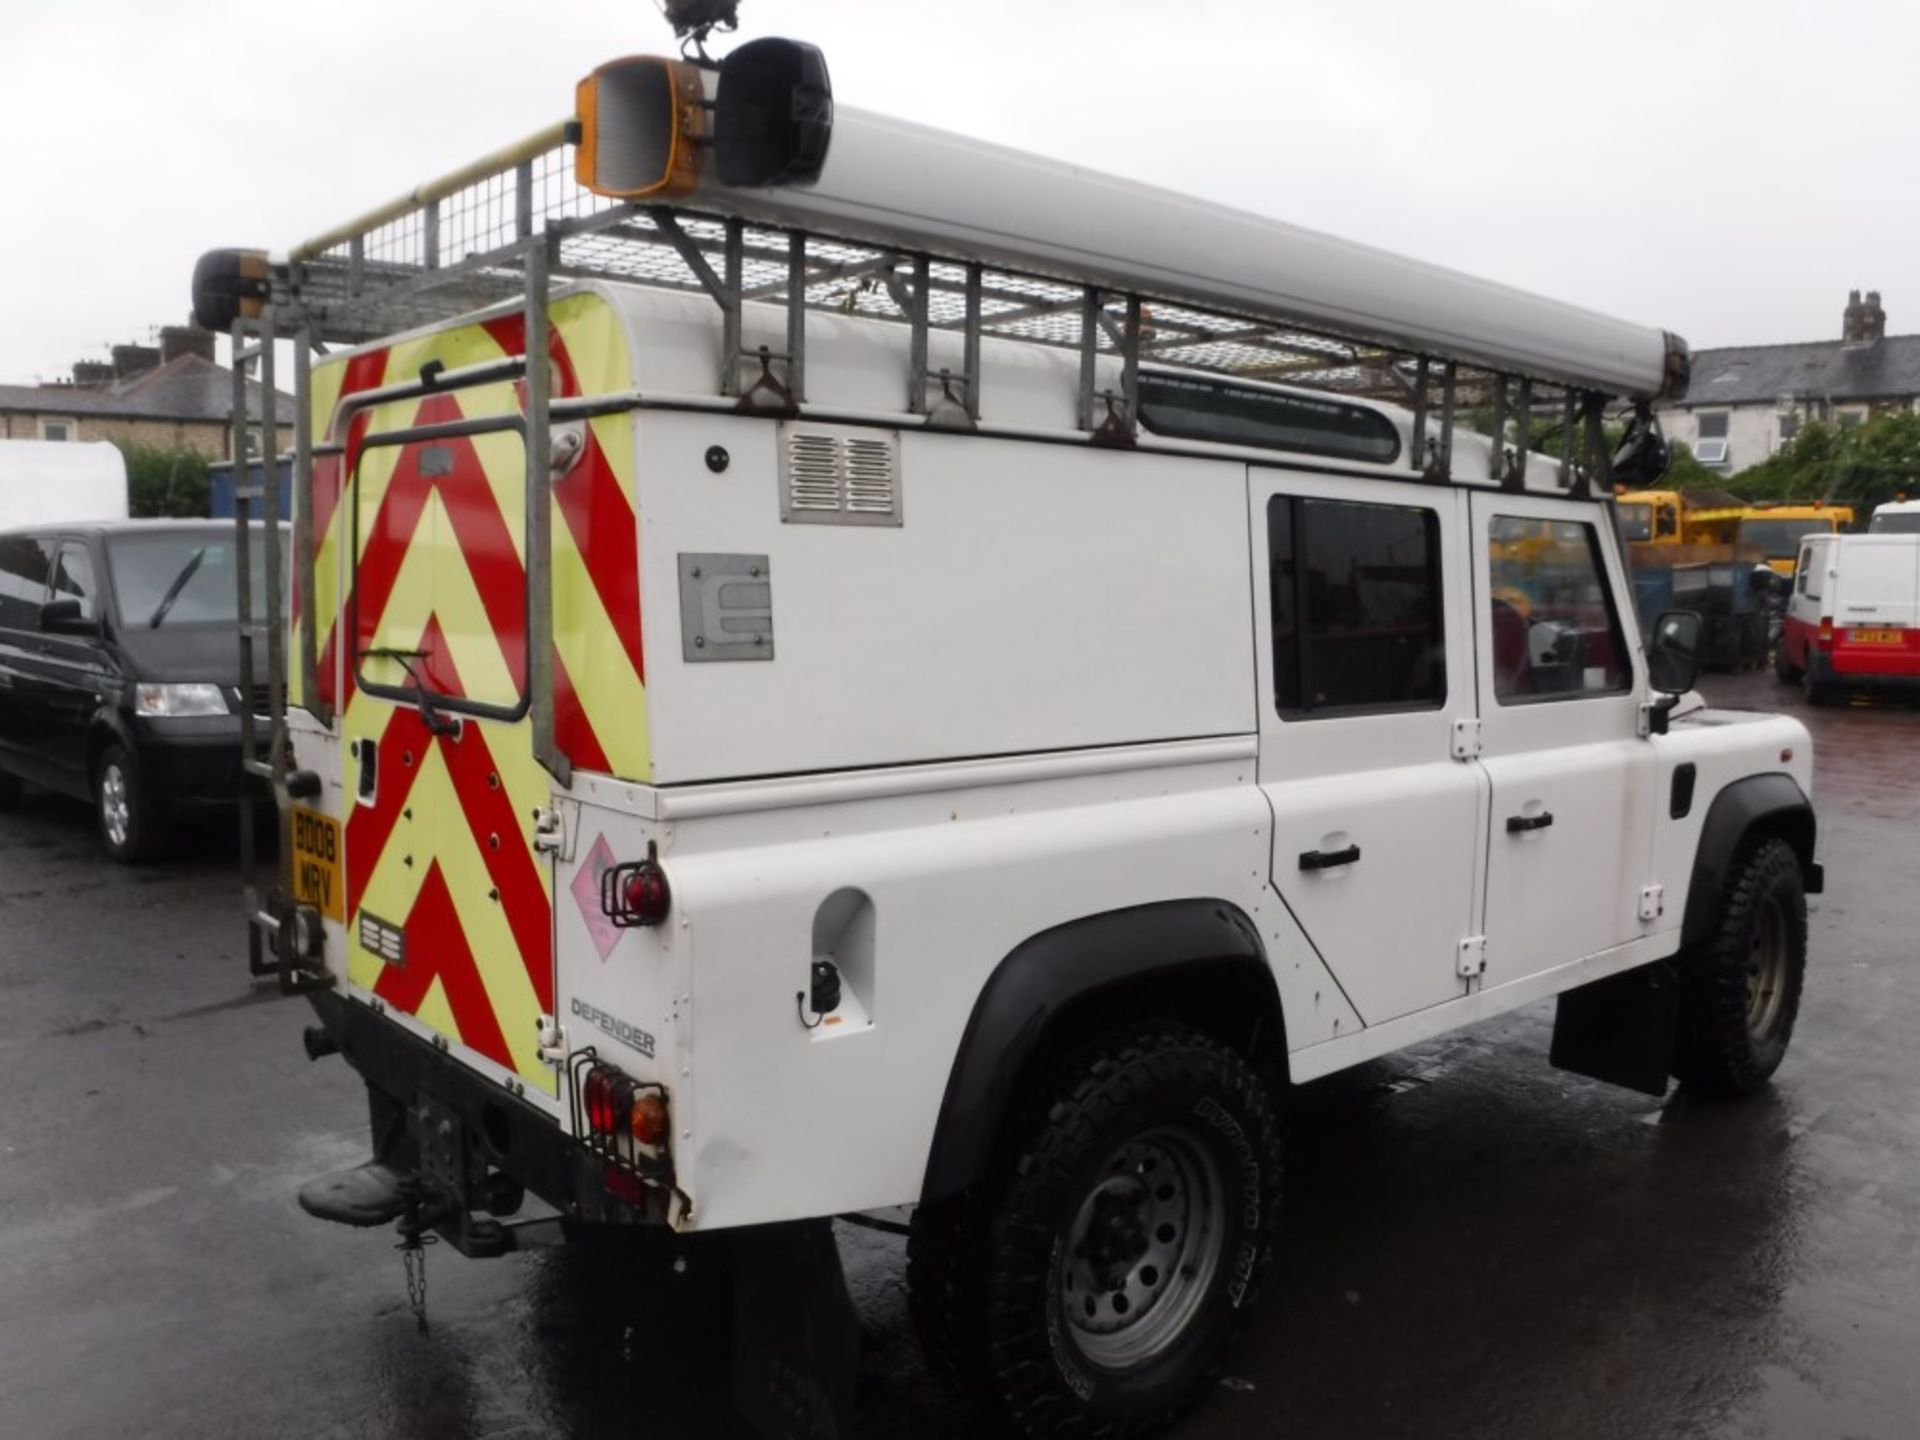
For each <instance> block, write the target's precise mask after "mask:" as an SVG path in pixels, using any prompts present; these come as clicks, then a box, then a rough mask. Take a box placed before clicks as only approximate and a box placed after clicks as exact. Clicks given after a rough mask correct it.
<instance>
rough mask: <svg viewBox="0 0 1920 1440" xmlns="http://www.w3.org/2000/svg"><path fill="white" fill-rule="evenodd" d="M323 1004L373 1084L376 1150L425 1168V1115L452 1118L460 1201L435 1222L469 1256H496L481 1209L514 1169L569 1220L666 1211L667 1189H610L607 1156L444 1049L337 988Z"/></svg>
mask: <svg viewBox="0 0 1920 1440" xmlns="http://www.w3.org/2000/svg"><path fill="white" fill-rule="evenodd" d="M308 999H309V1000H310V1001H311V1003H312V1005H313V1008H314V1011H315V1013H316V1014H318V1015H319V1017H320V1022H321V1024H322V1025H324V1026H325V1027H326V1030H327V1033H328V1034H329V1035H330V1036H331V1037H332V1038H333V1041H334V1043H335V1044H336V1045H337V1046H338V1047H339V1051H340V1054H341V1055H342V1056H343V1057H344V1058H345V1059H346V1061H347V1063H348V1064H349V1065H351V1066H352V1067H353V1068H354V1069H355V1070H356V1071H358V1072H359V1075H360V1078H361V1079H363V1080H364V1081H366V1084H367V1099H368V1109H369V1113H370V1118H371V1121H372V1130H373V1158H374V1159H375V1160H377V1161H379V1162H381V1163H382V1164H385V1165H388V1166H390V1167H392V1168H393V1169H394V1170H396V1171H399V1172H401V1173H403V1174H412V1173H417V1172H419V1171H421V1170H422V1169H423V1168H425V1166H426V1163H427V1162H425V1161H424V1160H423V1157H422V1154H421V1146H420V1131H421V1125H422V1121H423V1117H424V1116H425V1115H427V1114H428V1113H429V1112H430V1113H431V1114H432V1116H433V1117H434V1124H435V1125H436V1127H438V1126H441V1125H442V1124H443V1123H444V1122H445V1121H446V1120H448V1119H451V1120H452V1121H453V1123H454V1128H455V1129H456V1130H457V1134H455V1135H453V1136H452V1137H451V1143H452V1147H453V1149H454V1151H455V1152H456V1155H455V1157H454V1160H453V1163H451V1164H448V1163H445V1157H444V1156H443V1157H440V1159H441V1163H438V1164H435V1165H434V1166H433V1167H432V1168H433V1169H434V1170H435V1171H436V1174H437V1176H438V1178H439V1179H441V1180H442V1181H444V1182H446V1183H449V1184H451V1186H452V1187H453V1189H454V1190H455V1191H456V1193H457V1196H458V1200H459V1204H458V1205H457V1207H456V1210H455V1213H454V1215H453V1216H452V1217H451V1218H450V1219H448V1220H446V1221H445V1222H444V1223H442V1224H439V1225H437V1226H436V1227H435V1228H436V1229H437V1230H438V1231H439V1233H440V1234H441V1235H442V1236H443V1237H444V1238H446V1239H447V1240H448V1241H449V1243H451V1244H452V1245H453V1246H454V1247H455V1248H456V1249H458V1250H460V1251H461V1252H462V1253H463V1254H468V1255H494V1254H499V1253H502V1252H503V1250H504V1249H508V1248H511V1246H510V1245H505V1246H503V1245H501V1244H500V1243H499V1241H498V1231H499V1228H500V1227H499V1226H498V1225H497V1224H490V1223H489V1222H487V1221H485V1220H483V1219H480V1218H479V1217H477V1216H475V1215H474V1214H473V1213H472V1212H474V1211H476V1210H479V1209H482V1208H484V1205H485V1199H484V1197H485V1195H486V1194H487V1193H488V1191H489V1189H490V1188H491V1187H492V1186H493V1185H495V1184H497V1181H494V1180H493V1178H492V1177H505V1178H506V1179H507V1180H508V1181H511V1182H513V1183H514V1184H516V1185H519V1186H521V1187H523V1188H524V1189H526V1190H527V1191H528V1192H529V1193H531V1194H533V1195H536V1196H538V1197H539V1198H540V1199H541V1200H543V1201H545V1202H546V1203H547V1204H548V1205H550V1206H551V1207H553V1209H555V1210H557V1211H558V1212H559V1213H560V1215H561V1216H562V1217H563V1218H564V1219H566V1220H569V1221H575V1222H578V1223H581V1224H589V1225H657V1224H664V1223H665V1219H666V1207H667V1194H666V1192H664V1191H658V1190H648V1191H646V1192H645V1194H644V1198H643V1199H642V1200H641V1201H640V1203H638V1204H629V1203H627V1202H626V1201H624V1200H622V1199H620V1198H619V1197H618V1196H616V1195H613V1194H610V1193H608V1191H607V1188H606V1182H607V1166H606V1163H605V1162H604V1161H603V1160H601V1159H600V1158H598V1157H597V1156H594V1155H592V1154H590V1153H588V1151H587V1150H586V1149H585V1148H584V1147H583V1146H580V1145H578V1144H576V1143H575V1142H574V1141H573V1140H572V1139H571V1138H570V1137H569V1136H568V1135H567V1134H566V1133H565V1131H564V1130H562V1129H561V1127H560V1126H559V1125H558V1124H556V1123H555V1122H554V1120H553V1118H552V1117H551V1116H550V1115H548V1114H547V1113H546V1112H545V1111H542V1110H540V1109H538V1108H536V1107H535V1106H532V1105H529V1104H528V1103H527V1102H526V1101H524V1100H522V1099H519V1098H518V1097H516V1096H514V1095H513V1094H511V1093H509V1091H508V1090H507V1089H506V1088H505V1087H504V1086H502V1085H499V1084H497V1083H495V1082H493V1081H490V1080H488V1079H486V1078H485V1077H483V1076H481V1075H479V1074H476V1073H475V1072H474V1071H472V1070H469V1069H468V1068H467V1067H466V1066H464V1065H462V1064H460V1063H459V1062H458V1061H457V1060H455V1059H453V1058H452V1057H451V1056H449V1055H447V1054H446V1053H444V1052H443V1051H440V1050H438V1049H436V1048H435V1047H434V1046H432V1045H430V1044H428V1043H427V1042H425V1041H424V1040H421V1039H419V1038H418V1037H416V1036H414V1035H412V1034H410V1033H409V1032H407V1031H406V1030H403V1029H402V1028H401V1027H400V1026H398V1025H396V1024H394V1023H393V1022H392V1021H390V1020H388V1019H386V1018H384V1017H383V1016H380V1015H378V1014H376V1013H375V1012H374V1011H372V1010H371V1009H369V1008H368V1007H367V1006H365V1005H363V1004H361V1003H360V1002H359V1001H357V1000H350V999H348V998H346V997H345V996H342V995H338V994H336V993H334V992H333V991H330V990H316V991H311V992H309V994H308Z"/></svg>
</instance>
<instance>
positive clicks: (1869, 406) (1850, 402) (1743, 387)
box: [1659, 290, 1920, 475]
mask: <svg viewBox="0 0 1920 1440" xmlns="http://www.w3.org/2000/svg"><path fill="white" fill-rule="evenodd" d="M1917 402H1920V335H1889V334H1887V312H1886V310H1885V309H1884V308H1882V306H1881V304H1880V292H1879V291H1877V290H1869V291H1868V292H1867V295H1866V298H1865V299H1864V300H1862V299H1861V298H1860V292H1859V291H1858V290H1855V291H1853V292H1852V293H1851V294H1850V295H1848V297H1847V308H1846V312H1845V314H1844V316H1843V317H1842V319H1841V325H1840V338H1839V339H1838V340H1814V341H1808V342H1806V343H1803V344H1798V345H1740V346H1733V347H1730V348H1728V349H1724V350H1696V351H1695V352H1694V355H1693V384H1692V386H1691V387H1690V388H1689V389H1688V391H1687V398H1686V399H1685V400H1683V401H1681V402H1680V403H1679V404H1677V405H1663V406H1660V407H1659V410H1660V423H1661V425H1662V427H1663V428H1664V429H1665V430H1666V433H1667V437H1668V438H1669V439H1670V440H1672V441H1674V442H1676V443H1678V444H1684V445H1686V446H1687V447H1688V448H1689V449H1691V450H1692V451H1693V453H1694V456H1695V458H1697V459H1698V460H1699V461H1700V462H1701V463H1702V464H1704V465H1707V466H1709V467H1710V468H1712V469H1714V470H1718V471H1720V472H1722V473H1723V474H1727V475H1735V474H1738V473H1739V472H1740V471H1742V470H1744V469H1746V468H1747V467H1748V466H1750V465H1758V464H1759V463H1760V462H1761V461H1762V460H1765V459H1766V458H1767V457H1768V456H1769V455H1771V454H1773V453H1774V451H1776V450H1778V449H1779V448H1780V447H1781V446H1782V445H1783V444H1785V443H1786V442H1787V441H1788V440H1791V439H1792V438H1793V437H1794V435H1795V434H1796V433H1797V432H1798V431H1799V428H1800V426H1801V425H1803V424H1804V423H1806V422H1807V421H1808V420H1825V421H1830V422H1833V423H1837V424H1840V425H1859V424H1863V423H1864V422H1865V421H1866V419H1867V417H1868V416H1870V415H1874V414H1878V413H1879V412H1881V411H1883V410H1913V409H1920V403H1917Z"/></svg>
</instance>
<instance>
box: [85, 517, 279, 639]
mask: <svg viewBox="0 0 1920 1440" xmlns="http://www.w3.org/2000/svg"><path fill="white" fill-rule="evenodd" d="M234 549H235V547H234V539H233V536H232V535H231V534H223V533H220V532H218V531H209V530H187V531H167V532H165V533H158V532H156V533H153V534H146V535H115V536H112V537H111V538H109V539H108V541H107V570H108V573H109V574H110V575H111V576H112V582H113V593H114V596H115V598H116V599H117V600H118V601H119V604H120V622H121V623H122V624H123V625H126V626H128V627H130V628H133V627H139V626H143V625H144V626H149V627H152V628H154V629H158V628H159V627H160V626H162V625H165V626H168V627H174V626H187V625H232V624H234V623H235V622H236V621H237V620H238V619H239V618H240V606H239V595H240V591H239V587H238V585H237V584H236V581H235V577H236V576H237V575H238V573H239V569H238V566H237V565H236V564H235V560H236V556H235V553H234ZM280 553H281V558H282V560H283V561H284V560H285V558H286V553H287V549H286V537H285V536H284V535H283V536H281V540H280ZM248 558H249V559H250V560H251V562H252V565H253V574H252V582H253V583H252V586H251V589H252V594H253V602H252V604H251V605H250V606H249V612H250V613H251V614H252V615H254V616H255V617H259V616H264V615H265V614H266V613H267V560H266V547H265V545H264V544H263V543H262V542H261V539H260V537H258V536H255V537H254V539H253V542H252V549H251V552H250V554H249V557H248ZM282 573H283V574H284V573H285V566H284V564H283V566H282Z"/></svg>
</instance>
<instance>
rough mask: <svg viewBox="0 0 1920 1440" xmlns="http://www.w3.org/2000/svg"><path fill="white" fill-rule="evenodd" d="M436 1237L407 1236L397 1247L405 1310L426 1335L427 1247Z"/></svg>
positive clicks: (417, 1233) (436, 1240) (434, 1243)
mask: <svg viewBox="0 0 1920 1440" xmlns="http://www.w3.org/2000/svg"><path fill="white" fill-rule="evenodd" d="M439 1241H440V1237H439V1236H438V1235H422V1234H420V1233H419V1232H418V1231H415V1232H413V1233H411V1234H409V1235H408V1236H407V1237H406V1238H405V1239H404V1240H402V1241H401V1242H400V1244H399V1246H398V1249H399V1251H400V1268H401V1269H402V1270H403V1271H404V1272H405V1273H406V1277H407V1308H408V1309H409V1310H411V1311H413V1319H414V1323H415V1324H417V1325H418V1326H419V1327H420V1333H421V1334H422V1335H425V1334H426V1333H427V1248H426V1247H427V1246H429V1245H436V1244H438V1243H439Z"/></svg>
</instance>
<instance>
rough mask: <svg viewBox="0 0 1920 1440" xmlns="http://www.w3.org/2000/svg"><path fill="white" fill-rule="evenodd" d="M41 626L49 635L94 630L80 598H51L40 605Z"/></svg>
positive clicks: (78, 633) (77, 633)
mask: <svg viewBox="0 0 1920 1440" xmlns="http://www.w3.org/2000/svg"><path fill="white" fill-rule="evenodd" d="M40 628H41V629H42V630H44V631H45V632H46V633H47V634H49V635H86V634H91V633H92V631H93V622H92V621H91V620H89V619H87V617H86V614H85V613H84V612H83V611H82V610H81V608H80V602H79V601H78V600H73V599H66V600H49V601H48V602H47V603H46V604H44V605H42V606H41V607H40Z"/></svg>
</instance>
